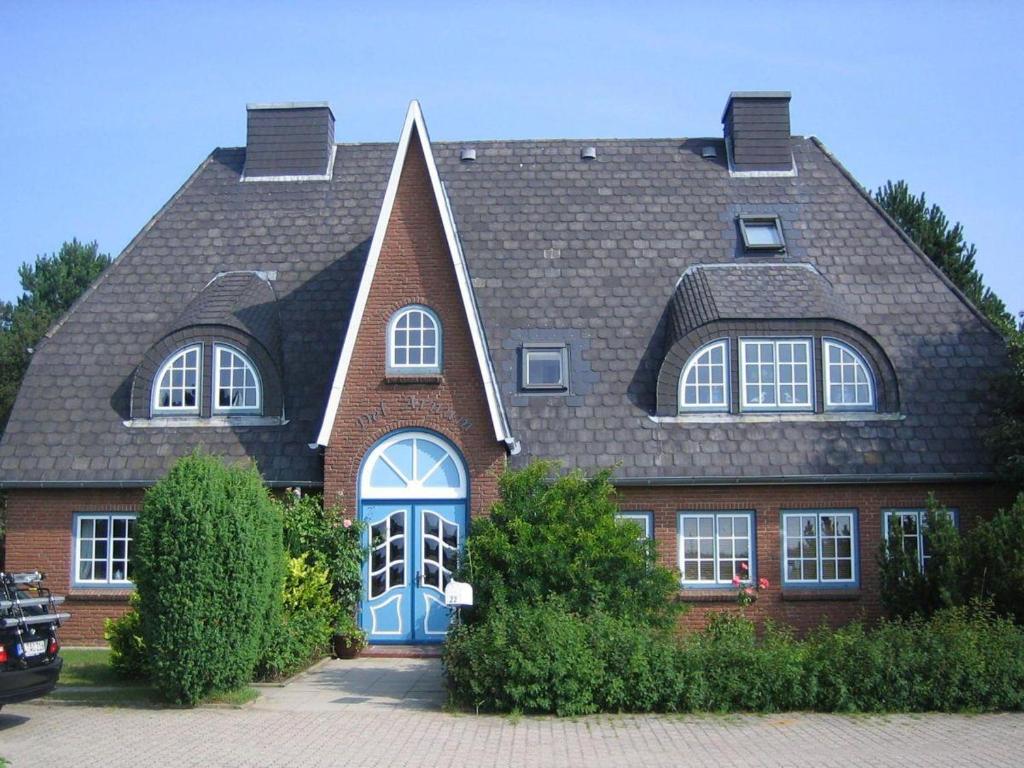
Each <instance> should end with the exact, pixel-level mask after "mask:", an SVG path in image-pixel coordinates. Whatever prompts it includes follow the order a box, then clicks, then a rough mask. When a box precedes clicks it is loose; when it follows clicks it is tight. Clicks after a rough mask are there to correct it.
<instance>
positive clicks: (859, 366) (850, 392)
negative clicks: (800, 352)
mask: <svg viewBox="0 0 1024 768" xmlns="http://www.w3.org/2000/svg"><path fill="white" fill-rule="evenodd" d="M821 345H822V350H823V352H824V356H825V362H824V365H823V366H822V367H823V368H824V369H825V407H826V408H830V409H836V410H855V411H863V410H874V408H875V393H874V386H873V384H872V380H871V369H870V368H869V367H868V365H867V363H866V362H864V358H863V357H861V356H860V354H858V353H857V352H856V351H854V349H853V348H852V347H850V346H848V345H846V344H843V343H842V342H841V341H836V340H835V339H822V342H821Z"/></svg>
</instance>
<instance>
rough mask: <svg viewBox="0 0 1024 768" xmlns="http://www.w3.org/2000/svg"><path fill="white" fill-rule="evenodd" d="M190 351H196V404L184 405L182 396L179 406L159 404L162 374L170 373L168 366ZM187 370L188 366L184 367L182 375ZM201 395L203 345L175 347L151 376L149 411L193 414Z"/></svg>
mask: <svg viewBox="0 0 1024 768" xmlns="http://www.w3.org/2000/svg"><path fill="white" fill-rule="evenodd" d="M190 352H195V353H196V367H195V372H196V404H195V405H185V404H184V402H185V398H184V397H182V405H179V406H175V405H165V406H162V405H160V392H161V390H163V389H165V388H164V386H163V379H164V375H165V374H168V373H170V371H169V369H170V367H171V366H172V365H174V364H175V363H176V362H177V361H178V360H179V359H181V358H183V357H185V356H186V355H187V354H188V353H190ZM188 370H189V369H188V368H185V369H184V370H183V372H182V375H183V376H184V374H185V373H186V372H187V371H188ZM166 389H169V390H173V389H176V387H171V386H168V387H167V388H166ZM182 390H183V391H184V386H183V387H182ZM202 396H203V345H202V344H189V345H188V346H186V347H182V348H180V349H177V350H175V351H174V352H172V353H171V354H170V355H168V356H167V359H166V360H164V361H163V363H161V365H160V367H159V368H158V369H157V372H156V376H154V377H153V393H152V400H151V412H152V413H154V414H168V415H170V414H185V415H194V414H197V413H199V404H200V403H201V402H202Z"/></svg>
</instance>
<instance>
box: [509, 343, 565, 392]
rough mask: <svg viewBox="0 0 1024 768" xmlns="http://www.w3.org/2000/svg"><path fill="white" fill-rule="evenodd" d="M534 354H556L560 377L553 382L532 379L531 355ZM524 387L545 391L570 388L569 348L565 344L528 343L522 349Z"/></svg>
mask: <svg viewBox="0 0 1024 768" xmlns="http://www.w3.org/2000/svg"><path fill="white" fill-rule="evenodd" d="M533 355H555V356H557V358H558V366H559V373H560V375H559V377H558V381H557V382H555V383H552V384H544V383H533V382H531V381H530V357H532V356H533ZM521 380H522V389H525V390H538V391H545V392H564V391H566V390H568V389H569V348H568V347H567V346H566V345H564V344H535V345H526V346H524V347H523V349H522V373H521Z"/></svg>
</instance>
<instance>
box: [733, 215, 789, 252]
mask: <svg viewBox="0 0 1024 768" xmlns="http://www.w3.org/2000/svg"><path fill="white" fill-rule="evenodd" d="M736 218H737V221H738V222H739V225H740V235H741V236H742V238H743V249H744V250H746V251H756V252H761V253H763V252H765V251H769V252H771V251H774V252H782V251H785V250H786V239H785V237H784V236H783V234H782V222H781V221H780V220H779V217H778V216H772V215H770V214H769V215H763V214H761V215H757V214H743V215H740V216H737V217H736ZM764 234H768V235H769V238H768V239H767V240H766V239H765V238H764V237H763V236H759V235H764Z"/></svg>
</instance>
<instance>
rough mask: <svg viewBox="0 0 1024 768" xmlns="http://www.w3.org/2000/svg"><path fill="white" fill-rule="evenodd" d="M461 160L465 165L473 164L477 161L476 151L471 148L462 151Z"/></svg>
mask: <svg viewBox="0 0 1024 768" xmlns="http://www.w3.org/2000/svg"><path fill="white" fill-rule="evenodd" d="M459 160H461V161H462V162H464V163H472V162H473V161H474V160H476V150H475V149H469V148H466V149H464V150H462V154H461V155H459Z"/></svg>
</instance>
